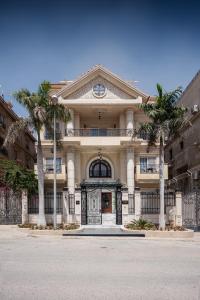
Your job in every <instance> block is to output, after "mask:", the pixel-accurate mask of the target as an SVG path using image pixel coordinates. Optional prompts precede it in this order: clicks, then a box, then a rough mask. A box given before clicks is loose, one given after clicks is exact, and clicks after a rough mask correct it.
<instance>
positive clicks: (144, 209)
mask: <svg viewBox="0 0 200 300" xmlns="http://www.w3.org/2000/svg"><path fill="white" fill-rule="evenodd" d="M164 201H165V213H166V208H167V207H173V206H176V198H175V194H174V193H173V192H170V193H165V200H164ZM141 213H142V215H143V214H144V215H145V214H159V213H160V194H159V193H155V192H142V193H141Z"/></svg>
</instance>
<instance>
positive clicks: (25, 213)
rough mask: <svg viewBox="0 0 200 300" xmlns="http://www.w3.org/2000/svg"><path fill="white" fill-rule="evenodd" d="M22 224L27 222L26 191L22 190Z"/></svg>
mask: <svg viewBox="0 0 200 300" xmlns="http://www.w3.org/2000/svg"><path fill="white" fill-rule="evenodd" d="M21 197H22V224H23V225H24V224H27V223H28V192H27V190H22V196H21Z"/></svg>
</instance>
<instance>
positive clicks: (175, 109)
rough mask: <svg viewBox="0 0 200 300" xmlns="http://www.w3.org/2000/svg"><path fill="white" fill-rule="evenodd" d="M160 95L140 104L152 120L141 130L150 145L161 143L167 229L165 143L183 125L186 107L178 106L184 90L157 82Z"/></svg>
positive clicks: (162, 200)
mask: <svg viewBox="0 0 200 300" xmlns="http://www.w3.org/2000/svg"><path fill="white" fill-rule="evenodd" d="M157 92H158V95H157V96H156V98H155V102H150V101H149V99H148V100H147V102H146V103H143V104H141V105H140V108H141V109H142V110H143V111H144V113H145V114H146V115H147V116H148V117H149V118H150V122H148V123H145V124H142V125H141V128H140V130H141V131H144V132H146V133H147V135H148V138H149V146H155V145H156V143H157V142H158V143H159V177H160V218H159V227H160V229H162V230H164V229H165V215H164V205H165V204H164V183H165V182H164V143H165V141H166V140H167V139H169V137H171V136H173V135H174V134H176V133H177V132H178V130H179V129H180V127H182V125H183V122H184V118H183V117H184V113H185V111H186V109H185V108H184V107H180V106H176V102H177V100H178V98H179V97H180V95H181V93H182V90H181V88H180V87H179V88H177V89H176V90H173V91H171V92H165V91H164V90H163V88H162V86H161V85H160V84H157Z"/></svg>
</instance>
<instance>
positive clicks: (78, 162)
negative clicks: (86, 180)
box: [75, 150, 81, 187]
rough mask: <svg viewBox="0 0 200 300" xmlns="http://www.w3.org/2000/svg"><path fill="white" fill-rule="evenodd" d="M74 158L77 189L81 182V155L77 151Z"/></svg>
mask: <svg viewBox="0 0 200 300" xmlns="http://www.w3.org/2000/svg"><path fill="white" fill-rule="evenodd" d="M75 157H76V159H75V184H76V187H77V186H80V182H81V155H80V151H79V150H77V151H76V152H75Z"/></svg>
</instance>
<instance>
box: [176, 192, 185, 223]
mask: <svg viewBox="0 0 200 300" xmlns="http://www.w3.org/2000/svg"><path fill="white" fill-rule="evenodd" d="M175 225H176V226H182V225H183V220H182V193H181V192H176V217H175Z"/></svg>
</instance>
